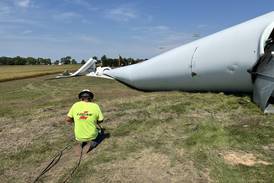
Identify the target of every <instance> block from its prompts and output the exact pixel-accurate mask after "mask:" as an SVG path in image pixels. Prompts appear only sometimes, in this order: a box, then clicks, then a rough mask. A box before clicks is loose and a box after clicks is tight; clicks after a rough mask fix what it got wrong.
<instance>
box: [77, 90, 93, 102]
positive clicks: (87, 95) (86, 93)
mask: <svg viewBox="0 0 274 183" xmlns="http://www.w3.org/2000/svg"><path fill="white" fill-rule="evenodd" d="M93 97H94V95H93V93H92V92H91V91H90V90H88V89H84V90H82V91H81V92H80V93H79V95H78V98H79V99H80V100H82V101H91V100H92V99H93Z"/></svg>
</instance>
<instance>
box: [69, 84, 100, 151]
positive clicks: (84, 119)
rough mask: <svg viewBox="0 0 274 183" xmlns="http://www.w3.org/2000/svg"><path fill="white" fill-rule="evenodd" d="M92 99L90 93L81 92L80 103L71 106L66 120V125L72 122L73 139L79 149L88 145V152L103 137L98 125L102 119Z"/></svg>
mask: <svg viewBox="0 0 274 183" xmlns="http://www.w3.org/2000/svg"><path fill="white" fill-rule="evenodd" d="M93 97H94V95H93V93H92V92H91V91H89V90H87V89H85V90H83V91H81V92H80V93H79V95H78V98H79V99H80V101H79V102H76V103H74V104H73V105H72V107H71V108H70V110H69V112H68V114H67V119H66V121H67V122H68V123H73V122H74V134H75V139H76V140H77V141H78V142H80V143H81V147H82V148H83V147H84V146H85V145H86V144H90V147H89V150H88V151H90V150H91V149H93V148H95V147H96V146H97V145H98V143H100V141H101V138H102V135H103V134H102V133H101V128H100V125H99V123H101V122H103V120H104V117H103V114H102V112H101V110H100V107H99V106H98V105H97V104H96V103H93V102H92V99H93Z"/></svg>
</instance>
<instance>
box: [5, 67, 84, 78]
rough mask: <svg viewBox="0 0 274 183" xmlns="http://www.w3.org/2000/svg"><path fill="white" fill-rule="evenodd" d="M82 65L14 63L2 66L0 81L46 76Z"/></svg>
mask: <svg viewBox="0 0 274 183" xmlns="http://www.w3.org/2000/svg"><path fill="white" fill-rule="evenodd" d="M80 67H81V65H79V64H77V65H23V66H22V65H20V66H18V65H12V66H0V82H1V81H10V80H16V79H23V78H31V77H35V76H44V75H48V74H55V73H62V72H64V71H65V70H68V71H70V72H71V71H75V70H77V69H79V68H80Z"/></svg>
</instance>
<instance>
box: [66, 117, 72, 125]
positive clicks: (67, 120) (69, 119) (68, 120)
mask: <svg viewBox="0 0 274 183" xmlns="http://www.w3.org/2000/svg"><path fill="white" fill-rule="evenodd" d="M66 122H67V123H69V124H72V123H73V122H74V120H73V118H70V117H68V116H67V118H66Z"/></svg>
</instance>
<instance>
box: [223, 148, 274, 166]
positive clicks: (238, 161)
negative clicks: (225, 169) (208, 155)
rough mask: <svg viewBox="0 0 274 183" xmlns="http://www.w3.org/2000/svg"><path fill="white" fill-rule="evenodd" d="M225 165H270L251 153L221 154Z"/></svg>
mask: <svg viewBox="0 0 274 183" xmlns="http://www.w3.org/2000/svg"><path fill="white" fill-rule="evenodd" d="M223 157H224V160H225V162H226V163H228V164H231V165H245V166H254V165H256V164H262V165H271V163H269V162H267V161H262V160H260V159H258V157H256V156H255V155H254V154H252V153H246V152H235V151H230V152H226V153H224V154H223Z"/></svg>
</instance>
